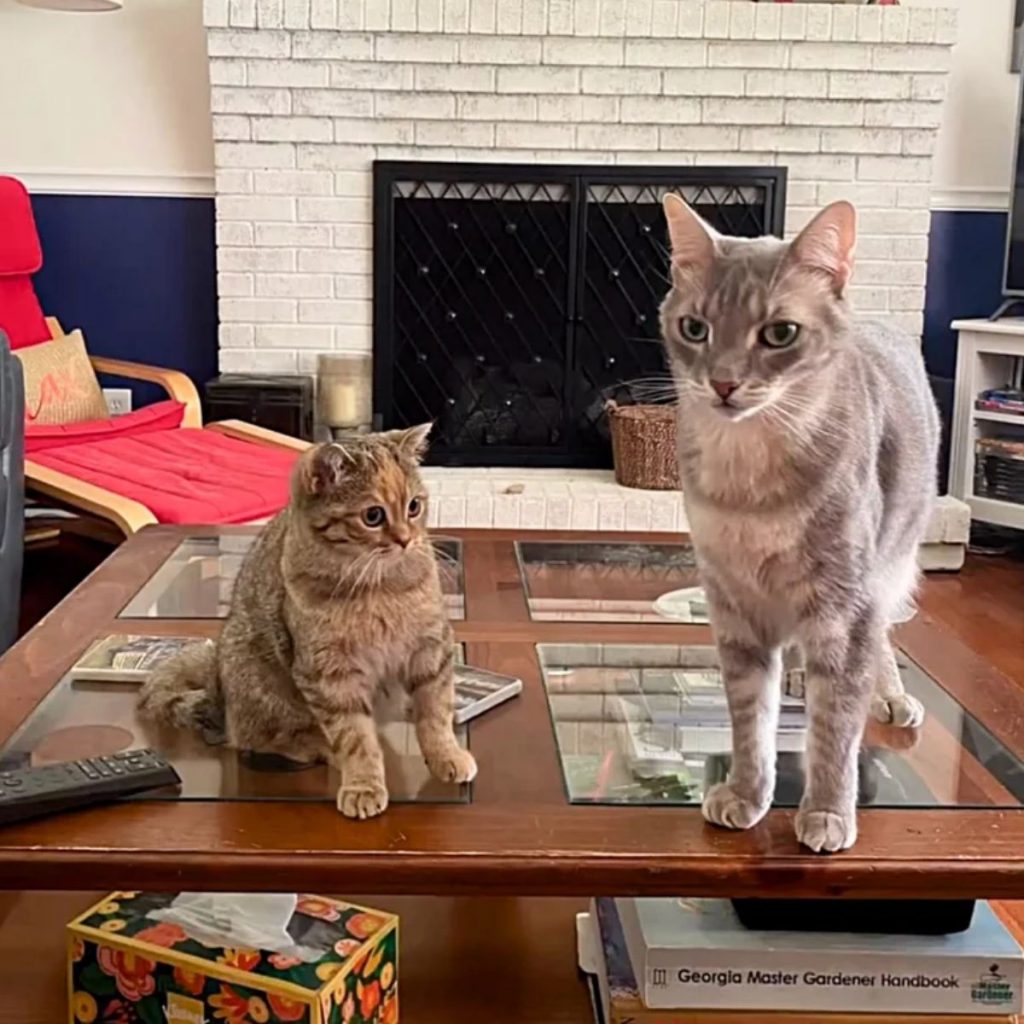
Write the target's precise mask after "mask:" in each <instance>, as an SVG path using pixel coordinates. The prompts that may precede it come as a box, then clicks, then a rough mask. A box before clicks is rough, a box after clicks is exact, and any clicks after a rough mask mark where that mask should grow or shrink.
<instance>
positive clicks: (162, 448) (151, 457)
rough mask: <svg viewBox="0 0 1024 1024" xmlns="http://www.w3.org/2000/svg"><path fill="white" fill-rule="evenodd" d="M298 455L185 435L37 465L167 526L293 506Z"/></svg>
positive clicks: (138, 439) (43, 457)
mask: <svg viewBox="0 0 1024 1024" xmlns="http://www.w3.org/2000/svg"><path fill="white" fill-rule="evenodd" d="M298 454H299V453H298V452H293V451H288V450H286V449H284V448H272V447H270V446H269V445H261V444H253V443H251V442H249V441H240V440H237V439H236V438H233V437H226V436H225V435H223V434H218V433H217V432H216V431H213V430H193V429H189V428H180V429H178V430H157V431H153V432H151V433H143V434H136V435H134V436H128V437H112V438H107V439H105V440H102V441H90V442H87V443H85V444H73V445H70V446H68V447H65V448H51V449H49V450H47V451H43V452H40V453H38V454H36V455H33V456H32V461H33V462H35V463H38V464H39V465H42V466H49V467H50V468H51V469H55V470H58V471H59V472H61V473H66V474H68V476H73V477H75V478H76V479H78V480H83V481H86V482H87V483H91V484H95V485H97V486H98V487H103V488H105V489H106V490H108V491H113V492H114V493H115V494H120V495H121V496H122V497H125V498H132V499H133V500H135V501H138V502H140V503H141V504H143V505H145V506H146V507H147V508H148V509H149V510H150V511H151V512H152V513H153V515H155V516H156V518H157V520H158V521H159V522H161V523H187V524H196V523H245V522H249V521H250V520H253V519H261V518H263V517H265V516H271V515H274V514H276V513H277V512H280V511H281V509H282V508H284V506H285V505H286V504H287V503H288V491H289V479H290V477H291V471H292V467H293V466H294V464H295V461H296V459H297V458H298Z"/></svg>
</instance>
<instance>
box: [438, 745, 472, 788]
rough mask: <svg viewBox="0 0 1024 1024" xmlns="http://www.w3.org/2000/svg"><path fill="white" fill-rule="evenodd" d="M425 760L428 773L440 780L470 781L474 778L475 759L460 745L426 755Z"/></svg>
mask: <svg viewBox="0 0 1024 1024" xmlns="http://www.w3.org/2000/svg"><path fill="white" fill-rule="evenodd" d="M426 761H427V767H428V768H429V769H430V774H431V775H433V776H434V778H435V779H440V780H441V781H442V782H472V781H473V780H474V779H475V778H476V760H475V759H474V758H473V755H472V754H471V753H470V752H469V751H468V750H463V749H462V748H461V747H454V748H453V749H452V750H446V751H444V753H442V754H434V755H432V756H428V757H427V758H426Z"/></svg>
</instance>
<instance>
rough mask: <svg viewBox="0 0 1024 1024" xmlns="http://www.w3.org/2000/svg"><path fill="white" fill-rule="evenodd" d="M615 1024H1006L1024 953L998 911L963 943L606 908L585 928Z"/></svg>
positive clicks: (652, 902) (980, 919)
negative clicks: (757, 927) (769, 927)
mask: <svg viewBox="0 0 1024 1024" xmlns="http://www.w3.org/2000/svg"><path fill="white" fill-rule="evenodd" d="M577 926H578V938H579V957H580V966H581V967H582V969H583V970H584V971H585V972H586V973H588V974H589V975H591V976H592V982H593V985H592V987H593V990H594V993H595V1000H594V1001H595V1012H596V1015H597V1018H598V1020H599V1022H603V1024H739V1022H741V1021H742V1022H743V1024H750V1021H752V1020H757V1021H765V1022H766V1024H875V1022H882V1021H884V1022H886V1024H992V1022H995V1021H1002V1022H1004V1024H1010V1022H1015V1021H1017V1016H1016V1015H1017V1014H1018V1013H1020V1012H1021V990H1022V985H1024V953H1022V951H1021V948H1020V946H1018V945H1017V943H1016V942H1015V941H1014V939H1013V937H1012V936H1011V935H1010V933H1009V932H1008V931H1007V930H1006V928H1004V926H1003V925H1002V923H1001V922H1000V921H999V919H998V918H997V917H996V915H995V913H994V912H993V911H992V909H991V908H990V907H989V905H988V904H987V903H978V905H977V907H976V909H975V912H974V917H973V920H972V922H971V925H970V927H969V928H968V929H967V930H966V931H964V932H960V933H956V934H952V935H874V934H847V933H839V932H814V933H809V932H786V931H754V930H752V929H747V928H745V927H744V926H743V925H742V924H741V923H740V921H739V918H738V917H737V916H736V913H735V911H734V910H733V908H732V905H731V904H730V903H729V901H728V900H679V899H619V900H612V899H598V900H595V901H594V902H593V904H592V906H591V910H590V913H589V914H581V915H580V916H579V918H578V921H577Z"/></svg>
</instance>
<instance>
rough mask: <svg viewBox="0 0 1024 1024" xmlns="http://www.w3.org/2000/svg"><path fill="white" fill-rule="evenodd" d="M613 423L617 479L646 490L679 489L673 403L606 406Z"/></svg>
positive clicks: (608, 404)
mask: <svg viewBox="0 0 1024 1024" xmlns="http://www.w3.org/2000/svg"><path fill="white" fill-rule="evenodd" d="M605 411H606V412H607V413H608V421H609V423H610V424H611V434H612V457H613V460H614V463H615V479H616V481H617V482H618V483H620V484H622V486H623V487H640V488H643V489H644V490H646V491H675V490H678V489H679V465H678V460H677V457H676V407H675V406H674V405H619V404H618V403H616V402H608V403H607V404H606V405H605Z"/></svg>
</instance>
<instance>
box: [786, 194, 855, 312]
mask: <svg viewBox="0 0 1024 1024" xmlns="http://www.w3.org/2000/svg"><path fill="white" fill-rule="evenodd" d="M856 246H857V211H856V210H855V209H854V208H853V205H852V204H851V203H848V202H846V201H845V200H841V201H840V202H838V203H832V204H831V205H830V206H826V207H825V209H824V210H822V211H821V213H819V214H818V215H817V216H816V217H815V218H814V220H812V221H811V223H810V224H808V225H807V227H805V228H804V229H803V231H801V232H800V234H799V235H797V237H796V238H795V239H794V240H793V244H792V245H791V246H790V248H789V258H790V260H792V261H794V262H796V263H797V264H799V265H800V266H802V267H806V268H807V269H809V270H814V271H817V272H819V273H823V274H827V275H828V276H829V277H830V278H831V279H832V285H833V289H834V290H835V293H836V294H837V295H842V294H843V291H844V290H845V289H846V286H847V284H848V283H849V281H850V276H851V275H852V274H853V250H854V249H855V248H856Z"/></svg>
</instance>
